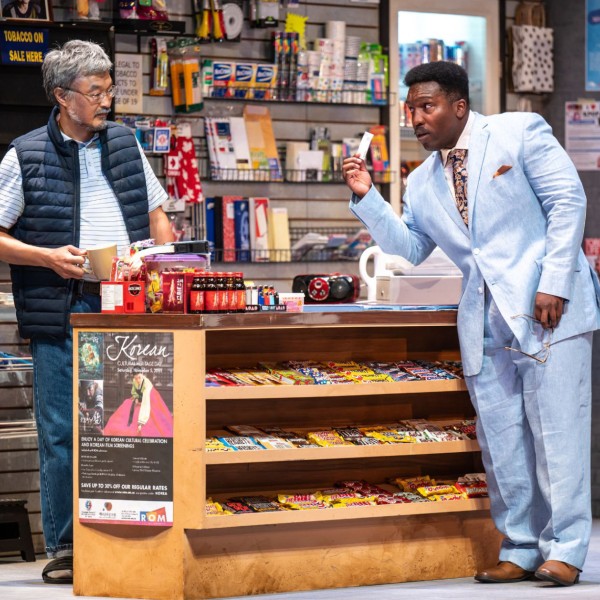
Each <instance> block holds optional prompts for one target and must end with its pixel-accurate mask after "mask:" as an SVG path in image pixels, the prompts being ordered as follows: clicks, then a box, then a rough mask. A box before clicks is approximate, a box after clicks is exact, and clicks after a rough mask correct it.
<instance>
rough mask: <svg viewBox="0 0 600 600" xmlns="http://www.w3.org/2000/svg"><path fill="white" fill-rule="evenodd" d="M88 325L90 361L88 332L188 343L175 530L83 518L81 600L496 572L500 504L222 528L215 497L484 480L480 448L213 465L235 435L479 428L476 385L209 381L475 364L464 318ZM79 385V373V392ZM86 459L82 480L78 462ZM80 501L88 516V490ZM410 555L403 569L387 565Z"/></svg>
mask: <svg viewBox="0 0 600 600" xmlns="http://www.w3.org/2000/svg"><path fill="white" fill-rule="evenodd" d="M72 323H73V325H74V341H75V343H74V346H75V347H74V352H77V351H78V349H77V339H78V333H79V332H84V331H87V332H104V333H108V332H110V333H130V332H133V333H136V332H172V333H173V341H174V369H173V412H174V445H173V453H174V454H173V503H174V522H173V526H171V527H139V526H131V525H118V524H108V523H107V524H82V523H80V522H79V521H78V520H77V519H76V520H75V523H74V532H75V543H76V545H77V553H76V555H75V561H76V564H75V585H74V593H75V594H76V595H86V596H98V595H99V596H109V597H145V598H156V599H159V600H163V599H164V600H166V599H174V598H177V599H179V598H181V599H184V598H185V599H191V598H218V597H229V596H243V595H248V594H257V593H275V592H284V591H299V590H309V589H323V588H331V587H346V586H353V585H368V584H382V583H390V582H399V581H410V580H416V579H423V578H427V579H438V578H449V577H464V576H467V575H470V574H472V573H473V572H474V571H475V570H477V569H478V568H482V567H483V566H484V565H485V564H488V563H490V562H493V561H494V560H495V559H496V556H497V549H498V545H499V536H498V534H497V532H496V531H495V529H494V527H493V524H492V521H491V519H490V517H489V513H488V509H489V503H488V501H487V499H485V498H484V499H469V500H453V501H448V502H437V501H436V502H422V503H413V504H397V505H381V506H368V507H351V508H344V509H333V508H332V509H326V510H300V511H276V512H265V513H253V514H236V515H227V516H220V515H219V516H207V514H206V500H205V499H206V498H208V497H211V498H212V499H213V500H215V501H219V500H220V499H223V500H224V499H227V498H235V497H240V496H248V495H276V494H277V493H283V492H284V491H288V492H289V491H304V493H306V490H309V491H311V492H314V491H315V490H319V489H326V488H330V487H332V486H333V485H334V483H335V482H339V481H343V480H350V479H351V480H367V481H369V482H371V483H374V484H377V485H384V486H385V485H388V484H386V483H385V482H387V481H392V480H394V478H397V477H400V476H407V477H408V476H411V475H426V474H429V475H431V476H432V477H435V478H436V479H437V480H440V481H444V480H446V481H456V477H457V476H460V475H463V474H465V473H472V472H479V471H480V470H481V468H482V467H481V463H480V456H479V450H478V446H477V442H476V441H471V440H466V441H454V442H427V443H420V444H418V443H413V444H395V445H381V446H356V447H351V446H346V447H329V448H302V449H290V450H264V451H254V452H252V451H238V452H230V453H227V452H221V453H219V452H205V451H204V440H205V439H206V437H207V436H210V435H214V434H215V433H216V432H223V431H224V427H225V425H231V424H237V425H254V426H256V427H260V426H261V425H263V426H267V425H272V426H280V427H283V428H290V429H292V430H294V429H304V430H306V431H309V430H314V429H316V428H319V427H322V426H323V425H324V424H327V426H331V427H340V426H347V425H348V424H350V423H360V424H362V425H375V424H381V423H386V422H392V421H394V420H398V419H410V418H425V419H427V420H429V421H433V422H434V423H442V422H445V421H446V422H449V421H456V420H461V419H467V418H473V408H472V406H471V404H470V401H469V399H468V394H467V392H466V388H465V385H464V381H462V380H444V381H416V382H404V383H402V382H400V383H375V384H353V383H352V384H347V385H328V386H324V385H297V386H296V385H294V386H285V385H281V386H257V387H252V386H240V387H222V388H219V387H207V386H206V385H205V373H206V371H207V370H208V369H214V368H232V367H255V366H256V364H257V363H259V362H278V361H285V360H290V359H299V360H300V359H301V360H319V361H349V360H356V361H360V360H380V361H391V360H410V359H420V360H432V361H435V360H460V355H459V350H458V339H457V335H456V312H455V311H406V312H404V311H388V310H381V311H379V310H369V311H361V312H322V313H313V312H311V313H295V314H292V313H288V314H286V313H280V314H274V313H266V314H248V315H243V314H241V315H91V314H77V315H72ZM77 377H78V374H77V366H76V365H75V372H74V378H75V381H77ZM75 398H77V396H76V395H75ZM77 426H78V425H77V423H75V424H74V427H75V435H77ZM76 439H77V438H76ZM74 454H75V456H74V473H78V460H79V458H78V449H77V448H75V451H74ZM74 489H75V499H74V501H75V506H77V502H78V498H77V490H78V483H77V482H75V486H74ZM330 549H335V551H334V552H330ZM396 553H397V554H398V556H402V557H403V558H402V560H397V561H396V560H394V561H390V560H387V559H386V557H389V556H391V555H395V554H396ZM115 555H118V556H119V564H118V565H116V564H115V562H114V559H113V557H114V556H115ZM424 564H427V568H426V569H425V568H424ZM240 573H251V576H238V575H237V574H240Z"/></svg>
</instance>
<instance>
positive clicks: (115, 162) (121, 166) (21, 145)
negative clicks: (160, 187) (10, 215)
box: [10, 107, 150, 338]
mask: <svg viewBox="0 0 600 600" xmlns="http://www.w3.org/2000/svg"><path fill="white" fill-rule="evenodd" d="M57 114H58V108H57V107H55V108H54V109H53V111H52V113H51V115H50V120H49V121H48V125H47V126H46V127H40V128H39V129H36V130H34V131H32V132H30V133H27V134H25V135H23V136H21V137H19V138H17V139H16V140H14V141H13V143H12V144H11V147H13V146H14V148H15V149H16V151H17V156H18V158H19V164H20V165H21V172H22V174H23V193H24V198H25V207H24V210H23V214H22V215H21V216H20V217H19V220H18V221H17V223H16V224H15V226H14V227H13V228H12V230H11V232H10V233H11V234H12V235H13V236H14V237H15V238H16V239H18V240H20V241H22V242H24V243H26V244H31V245H33V246H42V247H45V248H59V247H61V246H66V245H68V244H72V245H73V246H77V247H79V224H80V215H79V207H80V199H79V193H80V182H79V154H78V146H77V142H74V141H72V140H69V141H64V139H63V137H62V135H61V132H60V129H59V127H58V123H57V122H56V117H57ZM100 143H101V148H102V173H103V174H104V175H105V176H106V178H107V180H108V182H109V184H110V186H111V187H112V189H113V191H114V192H115V194H116V196H117V199H118V201H119V205H120V207H121V211H122V213H123V218H124V220H125V225H126V227H127V232H128V233H129V238H130V241H132V242H134V241H139V240H143V239H147V238H148V237H150V225H149V223H150V221H149V217H148V193H147V188H146V178H145V176H144V167H143V163H142V158H141V156H140V152H139V147H138V145H137V143H136V141H135V136H134V135H133V133H132V132H131V131H130V130H129V129H128V128H127V127H123V126H121V125H117V124H115V123H109V124H108V127H107V128H106V129H104V130H103V131H101V132H100ZM108 241H111V240H107V242H108ZM10 268H11V277H12V283H13V294H14V298H15V307H16V310H17V320H18V323H19V333H20V335H21V337H24V338H33V337H40V336H48V337H53V338H64V337H66V336H67V334H68V331H69V316H70V312H71V304H72V301H73V294H74V292H75V290H76V289H77V285H76V284H77V282H76V281H75V280H74V279H63V278H62V277H60V276H59V275H58V274H56V273H55V272H54V271H52V270H51V269H47V268H44V267H29V266H20V265H10Z"/></svg>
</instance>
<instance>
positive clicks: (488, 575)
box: [475, 560, 533, 583]
mask: <svg viewBox="0 0 600 600" xmlns="http://www.w3.org/2000/svg"><path fill="white" fill-rule="evenodd" d="M532 577H533V571H526V570H525V569H522V568H521V567H519V565H515V563H511V562H509V561H507V560H505V561H501V562H499V563H498V564H497V565H496V566H495V567H491V568H489V569H486V570H485V571H480V572H479V573H477V575H475V580H476V581H480V582H481V583H517V582H518V581H526V580H527V579H531V578H532Z"/></svg>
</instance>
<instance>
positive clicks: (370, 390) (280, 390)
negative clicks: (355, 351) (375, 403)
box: [204, 379, 467, 400]
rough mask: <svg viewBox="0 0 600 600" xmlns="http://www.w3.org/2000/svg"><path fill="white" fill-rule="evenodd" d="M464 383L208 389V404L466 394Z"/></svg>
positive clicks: (427, 382) (433, 382) (405, 382)
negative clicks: (391, 395)
mask: <svg viewBox="0 0 600 600" xmlns="http://www.w3.org/2000/svg"><path fill="white" fill-rule="evenodd" d="M465 391H467V386H466V384H465V381H464V379H442V380H439V381H401V382H393V383H392V382H389V383H385V382H384V383H357V384H354V383H349V384H332V385H257V386H247V385H240V386H225V387H207V388H206V390H205V392H204V395H205V398H206V399H207V400H244V399H248V400H250V399H257V398H277V399H280V400H284V399H286V398H291V399H293V398H305V397H307V396H310V397H312V398H339V397H347V396H365V395H367V396H380V395H384V394H421V393H433V392H437V393H439V392H465Z"/></svg>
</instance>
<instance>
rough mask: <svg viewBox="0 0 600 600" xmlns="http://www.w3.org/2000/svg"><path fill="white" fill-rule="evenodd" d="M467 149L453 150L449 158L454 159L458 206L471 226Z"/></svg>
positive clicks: (453, 167)
mask: <svg viewBox="0 0 600 600" xmlns="http://www.w3.org/2000/svg"><path fill="white" fill-rule="evenodd" d="M466 155H467V151H466V150H458V149H455V150H452V152H450V154H448V159H449V160H450V161H452V174H453V176H454V192H455V197H456V208H458V212H459V213H460V216H461V217H462V220H463V221H464V222H465V225H466V226H467V227H468V226H469V208H468V204H467V168H466V167H465V163H464V160H465V156H466Z"/></svg>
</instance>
